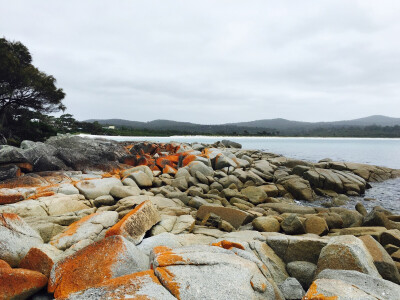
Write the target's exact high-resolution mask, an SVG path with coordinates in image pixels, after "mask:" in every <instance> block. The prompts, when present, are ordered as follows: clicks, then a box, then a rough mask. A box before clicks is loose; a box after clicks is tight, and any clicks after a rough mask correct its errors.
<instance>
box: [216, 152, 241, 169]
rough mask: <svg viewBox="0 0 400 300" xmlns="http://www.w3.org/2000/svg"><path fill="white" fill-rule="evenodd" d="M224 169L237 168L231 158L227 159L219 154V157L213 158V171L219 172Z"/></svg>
mask: <svg viewBox="0 0 400 300" xmlns="http://www.w3.org/2000/svg"><path fill="white" fill-rule="evenodd" d="M226 167H228V168H229V167H233V168H236V167H238V164H237V163H236V162H235V161H234V160H233V159H232V158H229V157H228V156H225V155H224V154H220V155H219V156H217V157H215V170H221V169H223V168H226Z"/></svg>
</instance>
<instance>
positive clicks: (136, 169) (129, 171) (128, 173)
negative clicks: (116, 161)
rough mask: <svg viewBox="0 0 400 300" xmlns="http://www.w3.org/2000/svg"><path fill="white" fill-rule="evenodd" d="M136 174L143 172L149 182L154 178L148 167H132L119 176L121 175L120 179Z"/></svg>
mask: <svg viewBox="0 0 400 300" xmlns="http://www.w3.org/2000/svg"><path fill="white" fill-rule="evenodd" d="M136 172H144V173H145V174H146V175H147V176H149V178H150V179H151V180H153V177H154V175H153V172H152V171H151V169H150V168H149V167H148V166H137V167H133V168H130V169H126V170H123V171H122V172H121V175H122V177H127V176H129V175H130V174H132V173H136Z"/></svg>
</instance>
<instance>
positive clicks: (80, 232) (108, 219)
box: [50, 211, 118, 250]
mask: <svg viewBox="0 0 400 300" xmlns="http://www.w3.org/2000/svg"><path fill="white" fill-rule="evenodd" d="M117 221H118V213H117V212H115V211H104V212H99V213H94V214H90V215H88V216H86V217H83V218H82V219H80V220H79V221H76V222H74V223H72V224H71V225H69V226H68V227H67V229H66V230H65V231H64V232H62V233H60V234H58V235H56V236H55V237H53V238H52V239H51V241H50V244H51V245H53V246H55V247H57V248H58V249H61V250H65V249H67V248H69V247H71V246H72V245H74V244H76V243H77V242H79V241H81V240H84V239H90V240H92V241H98V240H100V239H102V238H103V237H104V235H105V231H106V230H108V229H109V228H110V227H111V226H113V225H114V224H115V223H117Z"/></svg>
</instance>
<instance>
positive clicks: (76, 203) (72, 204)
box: [0, 194, 90, 218]
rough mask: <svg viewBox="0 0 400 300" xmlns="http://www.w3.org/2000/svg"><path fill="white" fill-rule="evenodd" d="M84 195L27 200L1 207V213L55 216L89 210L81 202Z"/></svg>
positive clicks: (26, 215) (21, 215) (22, 215)
mask: <svg viewBox="0 0 400 300" xmlns="http://www.w3.org/2000/svg"><path fill="white" fill-rule="evenodd" d="M81 197H82V198H83V197H84V196H82V195H68V196H67V195H61V194H59V195H54V196H50V197H44V198H39V199H38V200H25V201H21V202H18V203H13V204H7V205H1V206H0V213H2V212H4V213H14V214H17V215H19V216H20V217H23V218H25V217H32V216H36V217H39V216H43V217H47V216H49V215H50V216H55V215H62V214H65V213H69V212H75V211H80V210H85V209H89V208H90V206H88V204H87V203H85V202H84V201H82V200H81Z"/></svg>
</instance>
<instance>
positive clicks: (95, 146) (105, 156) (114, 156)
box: [45, 135, 127, 171]
mask: <svg viewBox="0 0 400 300" xmlns="http://www.w3.org/2000/svg"><path fill="white" fill-rule="evenodd" d="M45 145H46V147H48V146H52V147H54V148H56V151H55V153H54V156H56V157H57V158H58V159H60V160H61V161H62V162H63V163H64V164H65V165H66V166H67V167H69V168H71V169H73V170H78V171H90V170H99V171H112V170H113V169H115V168H118V167H119V166H120V164H119V163H118V161H119V160H121V161H122V160H123V158H124V157H126V156H127V153H126V150H125V148H124V147H123V146H122V145H121V144H119V143H118V142H116V141H112V140H107V139H92V138H84V137H80V136H75V135H74V136H71V135H70V136H68V135H63V136H54V137H51V138H49V139H48V140H47V141H46V142H45Z"/></svg>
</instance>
